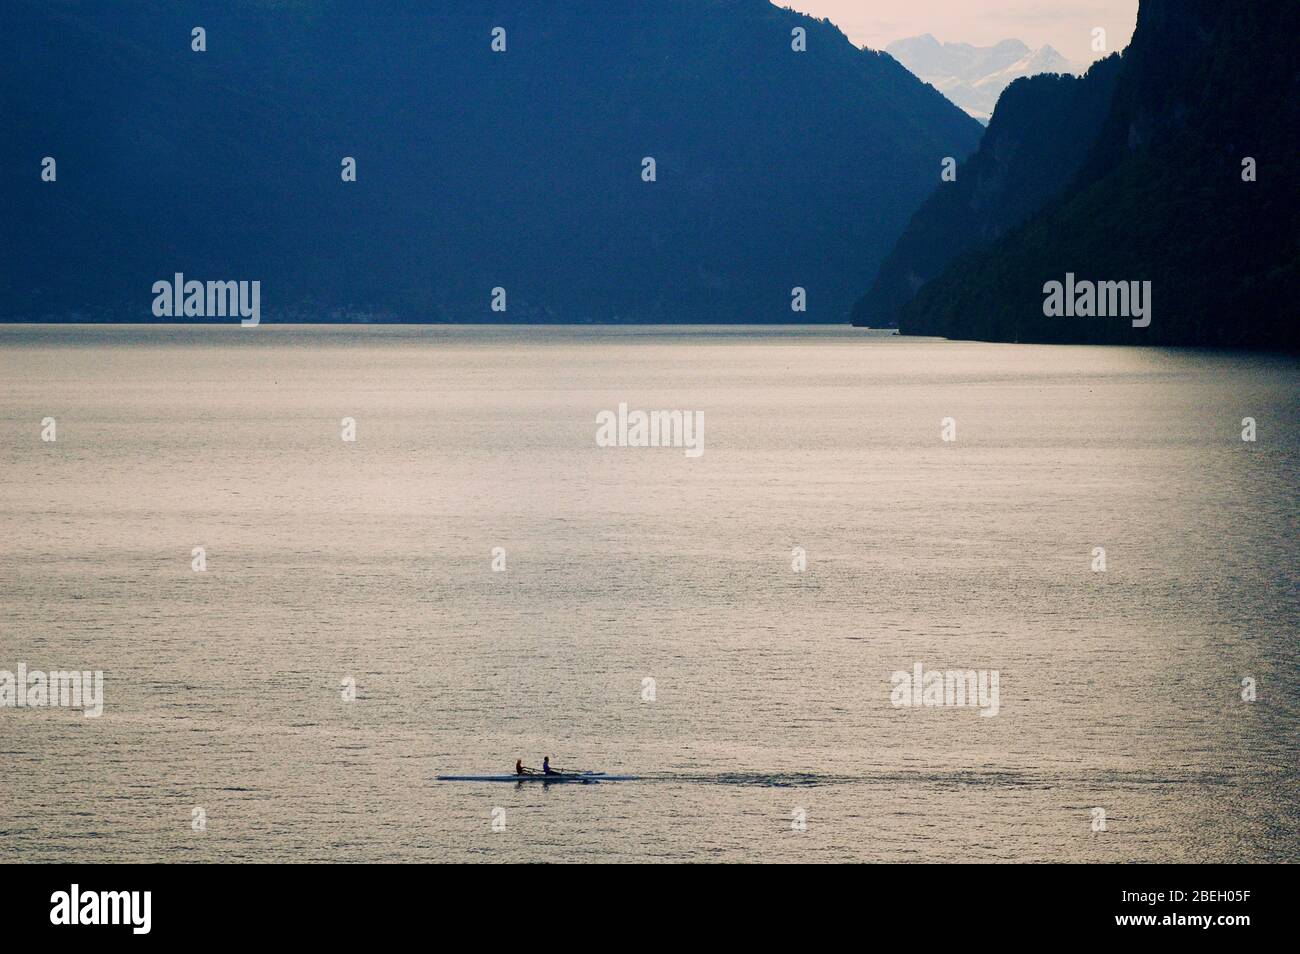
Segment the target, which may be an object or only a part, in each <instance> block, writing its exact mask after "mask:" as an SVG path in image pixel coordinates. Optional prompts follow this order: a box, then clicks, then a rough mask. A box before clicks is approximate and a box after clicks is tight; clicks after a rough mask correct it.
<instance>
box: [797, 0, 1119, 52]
mask: <svg viewBox="0 0 1300 954" xmlns="http://www.w3.org/2000/svg"><path fill="white" fill-rule="evenodd" d="M777 6H786V7H789V8H790V9H792V10H797V11H799V12H800V13H806V14H809V15H810V16H816V17H826V18H827V19H829V20H830V21H831V22H832V23H834V24H835V25H836V26H837V27H839V28H840V30H842V31H843V33H844V35H845V36H847V37H848V38H849V39H850V40H852V41H853V43H854V44H855V45H857V46H869V47H871V48H872V49H873V50H883V49H884V48H885V47H887V46H888V45H889V44H891V43H894V42H895V41H897V40H903V39H906V38H907V37H912V36H920V35H922V34H925V33H930V34H933V35H934V37H935V38H936V39H938V40H939V41H940V42H942V43H970V44H972V45H973V46H991V45H992V44H994V43H997V42H998V41H999V40H1023V41H1024V42H1025V43H1027V44H1028V45H1029V46H1030V47H1033V48H1035V49H1036V48H1038V47H1040V46H1043V45H1044V44H1050V45H1051V46H1052V47H1054V48H1055V49H1056V51H1057V52H1058V53H1060V54H1061V55H1063V56H1065V57H1066V58H1067V59H1069V60H1072V61H1074V62H1075V63H1077V64H1080V65H1086V64H1088V63H1091V62H1093V61H1094V60H1097V59H1099V58H1101V57H1102V56H1103V55H1105V54H1104V53H1099V52H1094V51H1093V50H1092V30H1093V28H1094V27H1104V28H1105V30H1106V40H1107V43H1106V46H1107V50H1106V52H1107V53H1113V52H1115V51H1116V50H1122V49H1124V47H1126V46H1128V41H1129V40H1130V39H1131V38H1132V36H1133V28H1134V26H1135V24H1136V23H1137V7H1138V4H1137V0H1084V2H1079V3H1071V4H1068V5H1064V6H1062V5H1057V4H1045V3H1036V2H1032V0H996V2H993V3H985V4H981V5H980V6H979V8H973V7H972V6H971V5H970V4H968V3H964V2H962V0H884V2H881V3H873V4H870V5H866V4H863V3H861V2H859V0H778V2H777Z"/></svg>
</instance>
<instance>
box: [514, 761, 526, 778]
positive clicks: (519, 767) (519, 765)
mask: <svg viewBox="0 0 1300 954" xmlns="http://www.w3.org/2000/svg"><path fill="white" fill-rule="evenodd" d="M515 774H516V775H524V774H526V773H525V772H524V760H523V759H515Z"/></svg>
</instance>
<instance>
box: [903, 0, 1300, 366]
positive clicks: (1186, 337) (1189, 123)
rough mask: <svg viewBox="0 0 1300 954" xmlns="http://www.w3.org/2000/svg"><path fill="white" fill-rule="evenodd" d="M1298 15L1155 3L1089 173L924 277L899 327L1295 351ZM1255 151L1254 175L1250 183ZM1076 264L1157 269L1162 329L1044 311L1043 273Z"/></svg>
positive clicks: (1147, 274) (1239, 6) (1299, 212)
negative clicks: (1246, 172)
mask: <svg viewBox="0 0 1300 954" xmlns="http://www.w3.org/2000/svg"><path fill="white" fill-rule="evenodd" d="M1298 27H1300V4H1294V3H1290V4H1271V3H1264V2H1262V0H1251V2H1239V3H1231V4H1224V3H1220V2H1217V0H1178V2H1174V0H1142V3H1141V6H1140V8H1139V11H1138V22H1137V30H1136V32H1135V33H1134V36H1133V41H1132V43H1131V45H1130V47H1129V48H1128V50H1127V51H1125V53H1124V57H1123V65H1122V68H1121V71H1120V75H1119V77H1118V79H1117V81H1116V88H1115V93H1114V97H1113V100H1112V104H1111V109H1110V111H1109V114H1108V115H1107V117H1106V119H1105V121H1104V122H1103V124H1102V126H1101V129H1100V132H1099V133H1098V135H1097V137H1096V140H1095V142H1094V143H1093V144H1092V146H1091V148H1090V150H1089V151H1088V153H1087V158H1086V159H1085V161H1084V164H1083V166H1082V167H1081V171H1080V172H1079V175H1078V177H1077V178H1076V179H1075V180H1074V182H1073V183H1072V184H1071V185H1069V186H1068V187H1067V188H1066V190H1065V191H1064V192H1063V193H1062V195H1060V196H1058V197H1057V198H1055V199H1053V200H1052V201H1051V202H1049V203H1048V204H1047V206H1045V207H1044V209H1043V210H1042V211H1041V212H1039V213H1038V214H1037V215H1035V216H1033V217H1032V218H1031V219H1030V220H1029V221H1027V222H1026V223H1024V224H1023V225H1021V226H1019V227H1018V228H1015V229H1013V230H1011V231H1010V232H1008V233H1007V234H1005V235H1003V236H1002V237H1001V238H999V239H997V240H996V241H994V242H993V243H992V244H990V245H987V246H985V247H983V248H981V249H979V250H977V251H974V252H971V253H969V254H967V255H965V256H962V257H961V258H960V259H958V260H957V261H955V262H954V263H953V264H952V266H951V267H949V268H948V269H947V270H946V271H945V272H944V273H943V274H942V275H941V276H940V277H938V278H936V279H934V280H933V281H931V282H929V283H928V284H926V285H925V286H924V287H923V288H922V289H921V290H920V292H919V293H918V294H917V296H916V298H915V299H913V300H912V301H911V302H910V303H909V304H907V305H906V306H905V307H904V308H903V310H902V316H901V319H900V322H899V326H900V328H901V329H902V330H903V331H905V332H907V333H910V334H936V335H946V336H949V337H959V338H979V339H986V340H998V341H1017V340H1018V341H1045V342H1050V341H1059V342H1126V343H1143V344H1195V345H1232V346H1260V347H1280V348H1296V347H1297V340H1298V339H1297V332H1296V330H1295V317H1294V307H1293V301H1292V297H1293V295H1294V293H1295V289H1296V287H1297V279H1300V274H1298V271H1300V203H1298V202H1297V199H1296V196H1297V192H1296V182H1297V173H1298V172H1300V169H1298V168H1297V157H1298V155H1300V121H1298V120H1300V116H1298V115H1297V110H1298V108H1300V107H1298V106H1297V103H1298V102H1300V73H1298V72H1297V70H1296V68H1295V37H1296V35H1297V28H1298ZM1000 108H1001V107H999V109H1000ZM994 122H997V116H996V115H995V116H994ZM1247 158H1250V159H1253V160H1254V161H1255V163H1256V164H1257V176H1258V181H1254V182H1247V181H1243V161H1244V160H1246V159H1247ZM1067 272H1069V273H1073V274H1074V275H1075V276H1077V278H1078V279H1082V280H1087V281H1093V282H1099V281H1150V282H1151V283H1152V285H1151V296H1152V320H1151V324H1150V326H1149V327H1146V328H1135V327H1133V326H1132V323H1131V322H1130V321H1127V320H1124V319H1122V318H1099V317H1092V318H1080V317H1046V316H1045V315H1044V313H1043V310H1044V285H1045V283H1047V282H1050V281H1061V282H1063V281H1064V280H1065V276H1066V273H1067Z"/></svg>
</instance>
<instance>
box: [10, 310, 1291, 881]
mask: <svg viewBox="0 0 1300 954" xmlns="http://www.w3.org/2000/svg"><path fill="white" fill-rule="evenodd" d="M1298 398H1300V368H1298V366H1297V363H1296V362H1295V361H1294V360H1292V359H1288V358H1278V357H1268V356H1258V355H1242V354H1213V353H1206V352H1196V351H1166V350H1138V349H1127V348H1092V347H1045V346H1031V345H991V344H975V343H954V342H945V341H934V340H927V339H908V338H899V337H884V336H880V335H875V334H869V333H865V332H862V331H855V330H853V329H849V328H828V329H813V330H808V329H792V328H743V329H742V328H727V329H718V328H671V329H670V328H634V329H616V328H597V329H589V328H581V329H579V328H541V329H523V328H483V329H471V328H454V327H453V328H448V327H418V328H392V327H376V328H340V327H290V328H286V327H274V326H265V325H264V326H262V327H260V328H257V329H240V328H238V327H233V326H232V327H222V328H194V327H187V326H168V327H141V326H135V327H90V326H81V327H37V326H31V327H21V326H19V327H16V326H0V467H2V470H0V475H2V478H3V479H2V480H0V510H2V512H3V528H4V532H3V535H2V536H0V604H2V610H3V617H2V619H0V669H7V670H11V671H13V670H16V668H17V666H18V664H19V663H25V664H26V665H27V666H28V667H29V668H31V669H45V670H51V669H73V668H75V669H87V670H95V669H102V670H104V672H105V690H104V692H105V703H104V713H103V715H102V716H101V717H99V718H97V719H96V718H85V717H84V716H83V715H82V714H81V713H80V712H79V711H73V710H69V709H59V708H53V709H52V708H4V709H0V860H2V861H14V860H27V861H145V860H164V861H196V860H245V861H362V860H365V861H444V860H453V861H579V860H601V861H668V860H697V861H741V860H754V861H778V860H781V861H850V860H861V861H1196V862H1208V861H1215V862H1222V861H1295V860H1300V797H1298V796H1300V785H1298V782H1300V771H1298V769H1297V757H1296V753H1297V750H1298V749H1300V745H1298V743H1300V732H1298V731H1297V725H1298V722H1297V717H1298V716H1300V705H1298V704H1297V697H1296V691H1297V686H1298V685H1300V679H1298V678H1297V677H1298V676H1300V647H1298V643H1297V628H1298V624H1300V591H1298V588H1297V562H1298V561H1297V555H1298V554H1297V549H1298V545H1297V529H1298V528H1297V511H1296V488H1297V486H1298V485H1300V438H1298V437H1297V431H1296V426H1295V425H1296V408H1297V406H1300V400H1297V399H1298ZM620 402H626V403H627V404H629V405H630V406H631V408H633V409H638V408H639V409H644V410H652V409H683V410H692V411H695V410H698V411H702V412H703V413H704V419H705V431H704V453H703V455H702V456H700V457H698V458H696V459H690V458H688V457H687V456H686V455H685V454H684V453H683V451H682V450H680V449H669V448H602V447H598V446H597V444H596V440H595V433H596V423H595V420H596V415H597V413H598V412H600V411H602V410H614V409H616V408H617V407H618V405H619V404H620ZM46 417H53V418H55V421H56V427H57V440H56V441H54V442H45V441H42V439H41V430H42V424H41V422H42V420H43V419H44V418H46ZM345 417H351V418H354V419H355V421H356V440H355V442H346V441H344V440H342V439H341V420H342V419H343V418H345ZM947 417H951V418H953V419H954V420H955V423H956V438H957V439H956V441H954V442H945V441H943V440H941V434H940V430H941V421H942V420H943V419H944V418H947ZM1244 417H1251V418H1254V420H1255V421H1256V426H1257V440H1256V441H1254V442H1245V441H1243V440H1242V438H1241V433H1242V419H1243V418H1244ZM199 546H202V547H204V548H205V550H206V559H207V570H206V572H195V571H194V570H193V569H192V567H191V561H192V559H193V558H192V551H193V548H195V547H199ZM494 547H501V548H504V551H505V561H506V569H505V571H504V572H494V571H493V570H492V562H493V548H494ZM795 547H802V548H804V550H805V551H806V559H807V569H806V570H805V571H804V572H801V573H800V572H795V571H794V569H793V568H792V560H793V550H794V548H795ZM1096 547H1103V548H1104V549H1105V559H1106V570H1105V572H1094V570H1093V564H1094V560H1095V557H1094V548H1096ZM916 663H921V664H922V665H923V666H925V667H926V668H927V669H929V668H931V667H933V668H934V669H944V670H946V669H961V670H965V669H975V670H996V671H997V672H998V674H999V680H1000V683H999V684H1000V706H999V711H998V714H997V715H996V716H995V717H992V718H986V717H982V716H981V714H980V712H979V711H978V710H976V709H973V708H969V707H965V708H948V707H929V708H927V707H921V708H911V707H895V706H894V705H892V704H891V674H892V673H894V672H895V671H907V672H910V671H911V670H912V669H913V667H914V665H915V664H916ZM347 678H352V679H354V680H355V684H356V693H357V696H356V699H355V700H354V701H345V700H344V698H343V689H342V685H343V680H345V679H347ZM647 678H649V679H653V680H654V683H653V689H654V692H653V696H654V698H653V700H650V699H646V698H644V696H645V695H647V694H648V691H647V689H646V687H647V685H648V684H647V683H646V682H645V680H646V679H647ZM1246 678H1251V679H1253V680H1255V685H1256V692H1257V698H1256V699H1255V701H1253V702H1246V701H1243V699H1242V692H1243V690H1242V680H1243V679H1246ZM547 754H549V755H552V756H553V757H554V759H555V761H556V763H557V764H560V765H569V766H580V767H589V768H598V769H604V770H608V771H611V772H620V773H626V774H632V775H639V776H645V777H646V778H644V779H643V780H642V781H637V782H624V783H618V784H604V785H594V786H577V785H556V786H550V787H542V786H540V785H538V786H524V787H520V788H517V787H516V786H514V785H511V784H462V783H448V782H439V781H435V778H434V776H435V775H437V774H439V773H445V772H455V773H464V774H490V773H499V772H507V771H510V769H511V768H512V766H513V764H514V761H515V759H516V758H520V757H522V758H523V759H524V761H525V763H531V764H534V765H536V764H540V762H541V758H542V756H543V755H547ZM1096 808H1101V809H1104V812H1105V827H1106V830H1105V831H1094V830H1093V828H1094V825H1095V819H1096V818H1097V817H1098V815H1097V814H1096V813H1095V812H1094V809H1096ZM196 809H202V810H203V813H204V814H205V816H206V830H205V831H195V830H193V825H192V820H193V818H194V817H195V810H196ZM496 809H501V810H503V811H495V810H496ZM800 811H802V812H803V813H805V816H806V830H794V827H795V826H794V821H795V819H796V818H797V813H798V812H800ZM494 818H496V819H497V820H500V819H502V818H503V819H504V822H505V830H504V831H494V830H493V822H494Z"/></svg>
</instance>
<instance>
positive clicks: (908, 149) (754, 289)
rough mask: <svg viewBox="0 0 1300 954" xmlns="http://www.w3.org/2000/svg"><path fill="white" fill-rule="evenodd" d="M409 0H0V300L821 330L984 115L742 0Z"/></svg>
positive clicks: (825, 27)
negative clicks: (0, 111)
mask: <svg viewBox="0 0 1300 954" xmlns="http://www.w3.org/2000/svg"><path fill="white" fill-rule="evenodd" d="M408 9H409V8H408V6H407V5H405V4H399V3H391V4H384V3H371V4H366V5H364V10H362V8H357V7H354V6H352V5H347V4H343V3H341V2H337V3H336V2H329V0H316V2H307V0H303V2H279V3H276V2H271V0H243V2H239V3H225V4H220V5H212V6H202V5H192V4H175V3H172V2H170V0H168V2H161V0H142V2H139V3H132V4H123V5H105V4H101V3H99V2H89V0H87V2H66V0H65V2H58V0H10V2H8V3H6V4H5V5H4V11H3V13H0V34H3V38H2V39H0V54H2V57H0V59H2V63H0V84H2V87H3V91H2V93H0V95H3V97H4V111H5V115H6V127H7V129H6V135H5V136H4V137H0V140H2V141H0V150H3V152H2V153H0V162H2V164H3V173H4V175H3V186H0V189H3V191H4V196H3V204H4V214H5V217H6V228H5V238H4V248H3V256H2V257H3V266H0V268H2V272H0V317H3V318H7V319H14V318H55V319H59V318H69V317H81V318H83V319H126V320H147V319H149V318H150V317H151V315H150V305H151V302H152V298H153V296H152V294H151V290H150V289H151V286H152V283H153V282H154V281H157V280H163V279H170V278H171V276H172V275H173V273H175V272H183V273H184V274H185V276H186V277H187V278H195V279H200V280H249V281H251V280H258V281H261V283H262V309H263V314H264V315H265V316H266V317H267V320H273V319H275V318H276V317H291V318H292V317H296V318H302V319H310V320H321V319H325V318H331V317H334V318H340V317H341V318H346V317H349V316H353V317H361V316H365V317H381V318H389V319H395V320H453V321H477V320H500V319H507V320H529V321H542V320H563V321H588V320H622V321H650V320H654V321H714V320H720V321H741V320H744V321H755V320H758V321H789V320H810V321H819V320H843V319H844V318H845V317H846V316H847V314H848V311H849V307H850V305H851V303H852V301H853V298H854V297H855V296H856V295H857V294H858V293H860V291H861V289H862V288H863V287H864V286H865V285H866V283H867V282H868V281H869V280H870V278H871V276H872V275H873V274H874V273H875V271H876V269H877V267H878V266H879V264H880V261H881V260H882V259H883V257H884V255H885V253H886V252H887V251H888V249H889V247H890V245H891V244H892V242H893V241H894V239H895V238H896V237H897V235H898V234H899V233H900V232H901V231H902V229H903V227H904V226H905V224H906V222H907V220H908V217H909V216H910V215H911V213H912V212H913V210H914V209H915V208H916V206H917V205H918V204H919V203H920V202H921V200H922V199H923V198H924V197H925V195H926V194H927V193H928V192H929V191H930V190H931V188H932V187H933V183H934V182H935V181H936V179H937V176H938V170H939V164H940V161H941V159H942V157H944V156H949V155H951V156H957V157H964V156H966V155H967V154H969V152H970V151H971V150H973V149H974V147H975V145H976V143H977V141H978V137H979V135H980V132H981V127H980V126H979V125H978V124H977V123H976V122H975V121H974V120H973V119H971V118H969V117H968V116H966V115H965V114H963V113H962V112H961V111H960V110H958V109H957V108H956V107H955V106H953V105H952V104H951V103H949V102H947V101H946V100H945V99H943V97H942V96H941V95H940V94H939V93H937V92H936V91H935V90H934V89H932V88H930V87H928V86H926V85H925V84H923V83H921V82H920V81H919V80H917V79H916V78H915V77H914V76H912V75H911V74H910V73H908V72H907V71H906V70H905V69H903V68H902V67H901V66H900V65H899V64H898V63H897V62H895V61H894V60H893V59H892V58H891V57H889V56H887V55H885V54H881V53H876V52H871V51H865V50H859V49H856V48H855V47H854V46H853V45H852V44H851V43H849V41H848V40H847V39H845V37H844V36H843V35H842V34H841V33H840V32H839V31H838V30H837V29H836V28H835V27H834V26H832V25H831V24H830V23H829V22H827V21H819V20H815V19H811V18H808V17H805V16H802V15H800V14H796V13H794V12H791V11H788V10H782V9H778V8H776V7H774V6H772V5H771V4H770V3H768V2H767V0H659V2H656V3H654V4H647V3H641V2H631V0H601V2H595V0H589V2H581V0H580V2H570V3H536V2H532V0H527V2H525V0H516V2H501V3H491V4H483V3H468V2H466V3H442V4H436V5H434V7H433V12H431V13H428V14H418V15H417V14H414V13H411V12H408ZM358 11H359V12H358ZM194 26H202V27H203V28H205V30H206V31H207V37H206V40H207V51H206V52H203V53H197V52H193V51H192V50H191V49H190V31H191V28H192V27H194ZM497 26H500V27H503V28H504V29H505V30H506V52H504V53H497V52H493V51H492V50H491V48H490V43H491V31H492V29H493V28H494V27H497ZM795 27H802V28H804V29H805V30H806V31H807V52H802V53H799V52H794V51H792V50H791V30H792V29H793V28H795ZM44 156H53V157H55V158H56V160H57V162H58V166H57V170H58V179H57V182H55V183H46V182H41V181H40V178H39V173H40V163H41V160H42V157H44ZM345 156H352V157H355V158H356V161H357V181H356V182H355V183H344V182H342V181H341V180H340V162H341V160H342V158H343V157H345ZM646 156H651V157H654V158H655V160H656V162H657V181H655V182H644V181H642V177H641V172H642V158H643V157H646ZM496 286H501V287H504V288H505V289H506V291H507V303H508V311H507V313H506V314H504V315H501V314H497V313H493V312H492V311H490V310H489V301H490V297H491V290H492V289H493V288H494V287H496ZM794 286H802V287H804V288H806V289H807V302H808V308H807V312H806V314H796V313H793V312H792V311H791V308H790V302H791V289H792V287H794Z"/></svg>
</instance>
